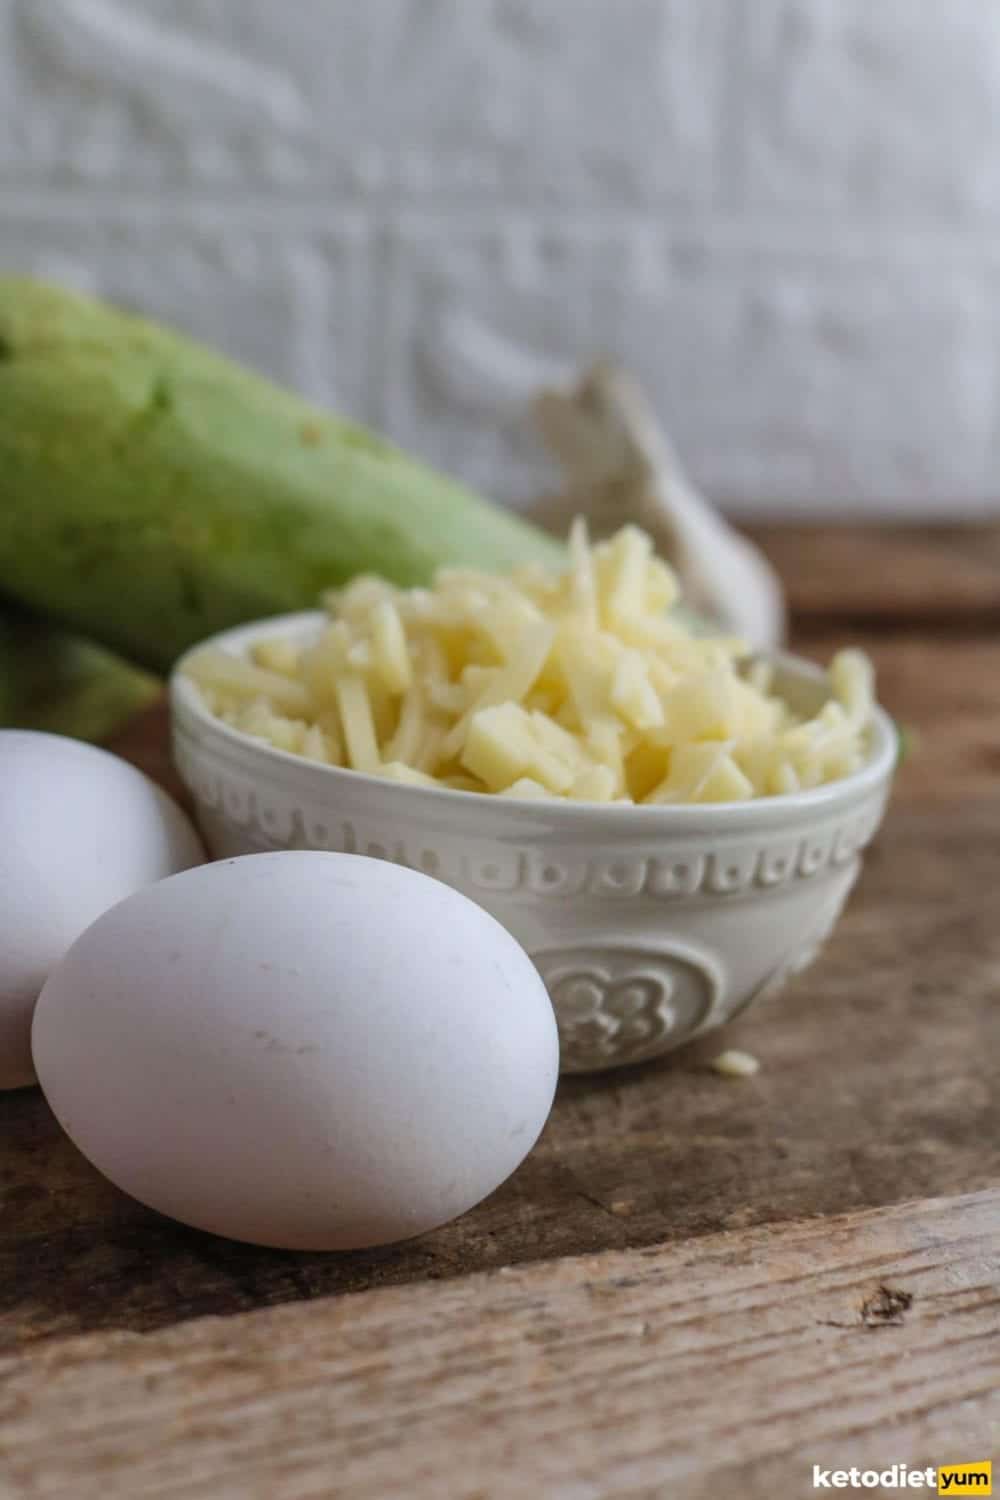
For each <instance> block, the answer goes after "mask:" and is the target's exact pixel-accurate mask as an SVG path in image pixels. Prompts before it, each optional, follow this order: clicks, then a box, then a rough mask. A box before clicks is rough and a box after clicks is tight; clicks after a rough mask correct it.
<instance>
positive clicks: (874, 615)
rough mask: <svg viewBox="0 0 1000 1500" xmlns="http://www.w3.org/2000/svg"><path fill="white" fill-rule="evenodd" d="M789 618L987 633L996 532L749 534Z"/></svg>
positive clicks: (998, 587) (995, 616)
mask: <svg viewBox="0 0 1000 1500" xmlns="http://www.w3.org/2000/svg"><path fill="white" fill-rule="evenodd" d="M748 529H749V531H750V534H751V535H752V536H753V538H754V539H755V540H756V541H757V542H758V543H759V544H760V545H761V546H762V547H763V548H764V550H765V551H766V552H767V554H768V556H769V557H770V558H771V560H772V562H773V563H774V564H775V566H776V567H777V569H778V572H779V573H780V575H781V579H782V582H783V584H784V586H785V591H786V595H787V599H788V606H789V611H790V613H791V615H792V618H793V619H794V620H796V621H797V622H798V623H799V624H800V625H801V624H802V623H803V622H805V621H807V620H814V619H817V618H822V619H825V620H827V621H834V620H835V621H840V622H843V621H854V622H856V623H858V622H863V621H868V622H871V623H877V624H880V625H882V626H883V627H886V626H888V627H890V628H893V629H899V628H900V626H903V625H905V626H909V627H911V628H912V627H917V628H924V629H926V628H928V627H930V628H936V629H942V630H947V631H954V630H956V629H966V630H968V629H969V628H970V627H971V628H978V629H990V628H993V627H995V626H996V625H997V624H1000V526H997V525H996V524H992V525H983V526H941V525H937V526H896V527H891V526H885V527H874V526H843V527H834V526H815V525H814V526H757V527H750V528H748Z"/></svg>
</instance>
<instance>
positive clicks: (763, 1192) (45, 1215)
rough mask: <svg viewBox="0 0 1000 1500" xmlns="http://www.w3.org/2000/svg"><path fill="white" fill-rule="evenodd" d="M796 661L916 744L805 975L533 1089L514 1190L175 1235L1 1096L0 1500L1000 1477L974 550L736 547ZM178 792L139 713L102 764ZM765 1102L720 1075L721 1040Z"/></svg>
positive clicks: (986, 546)
mask: <svg viewBox="0 0 1000 1500" xmlns="http://www.w3.org/2000/svg"><path fill="white" fill-rule="evenodd" d="M762 539H763V540H764V542H765V544H766V545H767V546H768V548H769V550H770V551H771V553H772V555H773V556H774V557H775V558H776V560H777V561H778V563H779V566H780V567H781V568H782V571H783V572H784V574H785V576H786V579H787V581H788V584H789V590H790V597H791V600H792V605H793V609H794V616H795V628H794V635H795V641H796V644H797V646H798V647H799V649H801V650H803V651H805V652H807V653H809V654H814V655H817V656H818V657H820V658H823V657H826V656H828V655H829V653H830V652H831V650H832V649H833V648H834V646H835V645H836V644H841V643H843V642H844V641H847V640H851V641H855V642H858V643H860V644H861V645H863V646H864V647H865V648H866V649H867V650H869V651H870V652H871V653H872V655H873V656H874V658H875V660H876V663H877V666H878V669H879V674H880V680H881V690H882V696H883V699H884V701H885V702H886V703H887V705H888V706H889V708H890V709H891V710H892V711H893V712H894V713H895V714H896V715H897V717H898V718H900V719H901V720H903V721H904V722H905V723H907V724H908V725H909V726H912V728H913V729H915V731H916V733H917V736H918V744H917V747H916V751H915V753H914V754H913V756H912V757H911V759H910V760H909V761H908V762H907V764H906V765H904V767H903V769H902V771H901V774H900V776H899V781H898V790H897V793H896V797H895V801H894V805H893V808H892V810H891V812H890V816H889V818H888V821H887V823H886V825H885V828H884V831H883V832H882V834H881V835H880V836H879V838H878V840H877V842H876V844H875V845H874V847H873V848H872V850H871V851H870V854H869V856H868V859H867V862H866V866H865V872H864V875H863V877H862V880H861V883H860V885H859V887H858V889H857V891H856V893H855V895H854V897H853V898H852V901H851V904H850V907H849V910H848V912H847V914H846V916H845V917H844V919H843V922H842V923H841V925H840V927H839V928H838V930H837V933H836V936H835V938H834V940H833V941H832V942H831V944H830V946H829V948H828V950H827V952H826V953H825V955H824V957H823V958H822V960H821V961H820V963H819V964H818V965H817V966H816V967H815V968H814V969H813V970H811V971H810V972H809V973H808V974H806V975H805V976H803V977H802V978H801V979H799V980H798V981H797V982H796V983H795V984H794V985H793V986H792V987H791V988H789V989H788V990H786V991H785V992H784V994H782V995H781V996H780V997H776V998H774V999H773V1000H771V1001H769V1002H764V1003H763V1004H761V1006H760V1007H759V1008H758V1009H756V1010H754V1011H753V1012H752V1013H751V1014H749V1015H747V1016H745V1017H744V1018H742V1019H741V1020H740V1021H738V1022H737V1023H735V1024H734V1025H733V1026H732V1027H730V1028H729V1030H728V1032H727V1033H725V1034H717V1035H716V1036H714V1037H712V1038H709V1039H707V1040H706V1041H705V1042H703V1043H701V1044H698V1045H696V1046H694V1047H692V1048H690V1049H688V1050H687V1051H685V1052H683V1053H681V1054H680V1055H678V1056H677V1057H676V1058H673V1059H670V1060H667V1061H666V1062H663V1063H660V1064H656V1065H648V1066H646V1067H642V1068H637V1069H633V1070H625V1071H622V1072H619V1073H615V1074H608V1075H605V1076H603V1077H598V1078H594V1079H571V1080H567V1081H566V1082H564V1083H563V1084H562V1085H561V1087H560V1090H559V1096H558V1099H557V1102H556V1106H555V1110H554V1112H553V1116H552V1119H551V1122H550V1124H549V1126H548V1128H547V1130H546V1132H545V1135H544V1137H543V1139H542V1141H541V1142H540V1144H539V1145H538V1147H537V1148H536V1150H535V1151H534V1152H533V1154H532V1156H531V1157H530V1159H529V1160H528V1161H527V1162H526V1163H525V1165H524V1166H523V1167H522V1168H521V1170H520V1171H519V1172H518V1173H517V1174H516V1176H515V1177H514V1178H513V1179H512V1180H511V1181H510V1182H509V1183H507V1184H506V1185H505V1186H504V1187H503V1188H501V1189H500V1191H499V1192H497V1193H495V1194H494V1195H493V1197H492V1198H490V1199H489V1201H488V1202H486V1203H484V1204H482V1205H481V1206H480V1207H479V1208H477V1209H475V1210H474V1211H473V1212H472V1213H470V1214H468V1215H466V1216H465V1217H464V1218H463V1219H461V1220H459V1221H457V1222H456V1223H453V1224H450V1225H448V1226H447V1227H445V1228H444V1229H441V1230H438V1231H436V1232H435V1233H433V1234H429V1235H425V1236H424V1237H423V1238H421V1239H420V1240H417V1241H415V1242H413V1243H411V1244H407V1245H402V1246H397V1247H393V1248H389V1249H384V1250H380V1251H375V1252H372V1253H367V1254H342V1255H326V1256H324V1255H308V1254H283V1253H276V1252H269V1251H262V1250H255V1249H252V1248H249V1247H246V1246H240V1245H235V1244H229V1243H227V1242H225V1241H222V1240H217V1239H213V1238H211V1237H210V1236H207V1235H204V1234H199V1233H196V1232H194V1231H190V1230H187V1229H184V1228H182V1227H180V1226H178V1225H175V1224H172V1223H170V1222H169V1221H167V1220H165V1219H162V1218H159V1217H158V1216H157V1215H155V1214H153V1213H151V1212H149V1211H148V1210H146V1209H143V1208H141V1207H139V1206H138V1205H137V1204H135V1203H132V1202H130V1201H129V1200H128V1199H126V1198H125V1197H123V1196H122V1195H121V1194H120V1193H118V1192H117V1191H116V1190H115V1189H114V1188H112V1187H111V1186H110V1185H108V1184H107V1183H105V1182H104V1181H102V1180H101V1179H100V1178H99V1177H98V1176H97V1174H96V1173H95V1172H93V1171H92V1170H91V1169H90V1168H89V1167H88V1166H87V1164H86V1163H85V1162H84V1161H83V1160H82V1159H81V1157H80V1156H79V1155H78V1154H77V1152H76V1151H75V1150H74V1148H73V1147H72V1146H71V1145H70V1144H69V1142H68V1141H67V1140H66V1139H65V1138H63V1137H62V1136H61V1135H60V1133H59V1131H58V1129H57V1128H56V1126H55V1124H54V1122H53V1120H52V1118H51V1116H50V1114H49V1112H48V1110H47V1108H46V1106H45V1104H44V1102H43V1101H42V1099H41V1097H40V1096H39V1095H38V1093H37V1092H33V1091H22V1092H20V1093H16V1094H8V1095H0V1116H2V1135H0V1191H2V1204H3V1211H2V1215H0V1497H3V1500H6V1497H21V1496H25V1497H28V1496H31V1497H51V1496H72V1497H73V1500H90V1497H91V1496H93V1497H95V1500H96V1497H98V1496H100V1497H102V1500H118V1497H120V1500H136V1497H138V1496H142V1497H146V1496H157V1497H159V1496H163V1497H167V1496H169V1497H178V1500H180V1497H184V1500H193V1497H198V1500H202V1497H204V1500H228V1497H233V1500H237V1497H238V1500H246V1497H260V1500H306V1497H316V1500H319V1497H326V1496H340V1495H343V1496H351V1497H352V1500H353V1497H361V1496H382V1495H386V1496H388V1495H406V1496H408V1497H413V1500H423V1497H427V1500H430V1497H434V1500H438V1497H442V1496H462V1497H467V1500H472V1497H474V1496H490V1497H493V1496H525V1497H531V1500H550V1497H551V1500H559V1497H564V1496H565V1497H566V1500H570V1497H572V1500H590V1497H598V1496H615V1497H619V1496H622V1497H624V1496H650V1497H652V1496H657V1497H659V1496H667V1495H670V1496H677V1495H680V1496H691V1497H700V1496H706V1497H707V1496H709V1495H711V1496H717V1495H724V1494H728V1493H732V1494H739V1495H741V1496H760V1497H764V1496H771V1495H773V1494H776V1493H778V1494H787V1495H800V1494H806V1493H812V1488H811V1477H812V1466H813V1464H819V1465H821V1466H822V1467H824V1468H841V1467H842V1468H849V1467H850V1466H851V1465H852V1464H853V1465H857V1466H860V1467H862V1468H866V1467H868V1468H871V1467H874V1468H878V1469H882V1468H885V1467H886V1466H887V1465H889V1464H892V1463H904V1462H905V1463H907V1464H909V1465H910V1466H911V1467H916V1466H920V1465H924V1466H926V1465H927V1464H938V1463H946V1462H950V1461H955V1460H958V1461H963V1460H966V1459H969V1460H976V1459H982V1458H987V1457H989V1458H993V1459H995V1460H1000V1394H998V1392H1000V1087H998V1081H997V1071H998V1056H1000V1004H998V993H1000V921H998V918H1000V796H998V772H1000V633H998V627H1000V530H998V529H982V530H981V531H979V532H969V531H966V530H963V531H944V532H940V533H938V534H936V535H935V534H931V533H926V532H917V531H904V532H896V533H863V532H860V531H858V530H856V529H851V530H845V531H843V532H839V533H836V534H831V533H829V532H811V531H808V530H806V529H802V528H797V529H796V530H794V531H788V530H785V531H772V532H766V533H762ZM118 748H120V749H121V750H122V751H123V753H126V754H129V755H130V756H131V757H132V758H133V759H135V760H136V761H137V762H138V763H140V764H142V765H144V766H146V767H148V768H151V769H153V770H154V772H155V771H158V770H159V771H160V772H161V773H162V774H163V775H164V776H167V775H168V774H169V773H168V771H167V770H166V767H165V761H164V748H163V725H162V720H159V719H157V718H156V717H155V716H154V718H152V719H147V720H145V721H144V722H142V723H140V724H137V725H136V726H135V727H134V729H133V730H131V731H130V732H129V734H127V735H126V736H125V737H124V738H123V740H122V742H121V744H120V745H119V746H118ZM724 1045H729V1046H739V1047H743V1048H746V1049H748V1050H750V1051H752V1052H753V1053H754V1054H755V1055H756V1056H757V1057H758V1058H759V1060H760V1063H761V1071H760V1073H759V1074H758V1075H757V1076H756V1077H755V1078H752V1079H746V1080H739V1081H737V1080H734V1079H730V1078H724V1077H721V1076H719V1075H718V1074H716V1073H715V1072H713V1071H712V1070H711V1069H710V1068H708V1067H707V1063H708V1061H709V1060H710V1059H711V1057H712V1056H713V1055H715V1054H716V1053H717V1052H718V1051H719V1050H720V1048H721V1047H722V1046H724Z"/></svg>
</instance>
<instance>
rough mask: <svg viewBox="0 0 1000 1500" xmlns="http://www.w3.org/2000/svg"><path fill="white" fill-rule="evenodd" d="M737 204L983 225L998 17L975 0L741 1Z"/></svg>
mask: <svg viewBox="0 0 1000 1500" xmlns="http://www.w3.org/2000/svg"><path fill="white" fill-rule="evenodd" d="M742 15H743V25H744V27H745V32H746V36H745V48H746V51H745V54H744V59H745V63H744V66H743V67H742V68H741V69H740V77H739V85H740V87H741V89H742V91H743V99H744V105H743V109H744V119H743V126H744V131H745V142H744V150H745V162H746V167H745V170H746V177H745V182H744V187H745V193H746V198H747V201H748V202H750V203H752V204H754V205H755V206H756V207H758V208H760V207H766V206H767V205H768V204H780V205H782V206H784V207H785V208H787V209H788V210H789V211H790V212H791V211H795V210H798V212H799V213H800V214H807V213H809V212H810V211H811V210H815V208H817V207H822V208H824V209H826V210H828V211H835V212H837V213H838V214H847V215H848V216H850V217H852V218H853V219H855V220H857V219H859V218H861V219H864V218H872V219H878V220H879V221H880V222H889V223H892V222H896V223H897V224H898V225H899V229H900V232H901V233H905V232H906V228H907V227H908V226H910V227H913V226H915V227H919V225H920V224H927V223H933V222H935V221H936V222H938V223H939V224H941V225H946V226H948V227H953V226H954V224H955V223H956V222H960V221H964V222H968V223H969V224H972V225H975V224H976V223H980V224H981V223H983V221H984V219H988V220H990V221H993V220H995V218H996V214H997V207H998V204H1000V155H998V153H997V150H996V122H997V105H998V100H1000V26H998V24H997V13H996V9H995V7H994V6H993V5H991V4H989V3H984V0H948V3H947V4H943V5H942V4H920V3H917V4H915V3H914V0H877V3H873V0H754V4H753V7H752V12H751V7H749V6H747V7H745V8H744V9H743V10H742Z"/></svg>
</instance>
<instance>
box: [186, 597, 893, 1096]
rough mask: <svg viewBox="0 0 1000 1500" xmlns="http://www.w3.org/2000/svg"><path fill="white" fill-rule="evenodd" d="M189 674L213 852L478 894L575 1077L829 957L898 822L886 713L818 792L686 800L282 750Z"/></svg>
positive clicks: (639, 1054)
mask: <svg viewBox="0 0 1000 1500" xmlns="http://www.w3.org/2000/svg"><path fill="white" fill-rule="evenodd" d="M322 618H324V617H323V616H321V615H320V614H318V613H306V614H295V615H285V616H282V617H280V618H278V619H271V620H264V621H259V622H257V623H255V624H253V625H247V626H242V627H240V628H239V629H236V630H229V631H225V632H224V633H223V634H221V635H217V636H215V637H213V640H212V644H213V645H215V646H218V647H220V648H221V649H223V650H225V651H230V652H234V653H236V654H245V653H246V652H247V651H248V649H249V648H250V647H251V646H252V645H253V644H254V643H255V642H256V641H258V640H260V639H262V638H264V637H274V636H276V635H277V636H286V637H288V638H289V639H301V638H306V637H309V636H311V635H312V634H313V633H314V632H315V630H316V628H317V625H318V624H319V622H320V621H321V619H322ZM777 669H778V670H777V677H776V682H777V686H778V689H779V691H781V692H782V694H783V695H784V696H785V697H786V698H787V700H788V701H789V702H790V703H791V704H792V706H793V707H795V708H796V709H798V710H799V711H802V712H813V711H815V709H816V708H817V707H818V706H819V704H820V703H821V702H822V700H823V697H824V695H825V686H824V681H825V680H824V677H823V674H822V673H821V672H820V671H819V670H818V669H817V668H816V667H813V666H811V665H810V664H809V663H807V662H804V661H801V660H799V659H797V658H795V657H785V656H783V657H779V658H777ZM183 671H184V661H183V660H182V661H181V662H180V663H179V664H178V666H177V668H176V670H175V672H174V674H173V677H172V679H171V684H170V698H171V709H172V719H173V744H174V756H175V759H176V763H177V769H178V770H179V772H180V774H181V776H182V778H183V779H184V781H185V782H186V784H187V786H188V787H189V788H190V790H191V793H192V795H193V797H194V800H195V808H196V813H197V818H198V822H199V824H200V826H201V829H202V832H203V834H204V836H205V840H206V842H207V844H208V847H209V849H210V851H211V852H212V854H213V855H215V856H216V857H217V858H225V857H228V856H231V855H236V854H248V853H251V852H253V851H255V850H259V849H333V850H343V851H348V852H355V853H358V854H367V855H372V856H374V857H375V858H377V859H388V860H394V861H396V862H397V863H399V864H405V865H409V866H411V867H412V868H413V869H416V870H424V871H426V872H427V873H428V874H429V875H433V876H436V877H437V878H438V879H440V880H443V881H445V882H447V884H448V885H452V886H454V887H455V888H456V889H457V890H460V891H464V892H465V894H466V895H467V896H470V897H471V898H472V899H473V900H474V901H478V902H479V904H480V905H481V906H484V907H485V908H486V909H487V911H490V912H492V913H493V915H494V916H495V917H496V918H497V919H498V920H499V921H500V922H502V923H503V925H504V926H505V927H507V928H508V929H509V931H510V932H512V933H513V934H514V936H515V937H516V938H518V939H519V941H520V942H521V943H522V944H523V945H524V947H525V948H526V949H527V951H528V952H529V953H530V955H531V957H532V958H533V960H534V962H535V964H536V965H537V967H538V969H539V971H540V972H541V975H542V977H543V979H544V980H545V983H546V985H547V986H548V990H549V994H550V995H551V997H552V1002H553V1005H554V1006H555V1010H556V1015H557V1017H558V1021H559V1032H560V1041H561V1046H562V1069H563V1071H564V1072H567V1073H583V1072H590V1071H594V1070H597V1069H601V1068H610V1067H616V1066H618V1065H619V1064H622V1063H631V1062H639V1061H644V1060H646V1059H647V1058H651V1057H657V1056H659V1055H660V1053H663V1052H668V1051H670V1050H671V1049H672V1048H674V1047H677V1046H679V1045H680V1044H681V1043H682V1042H687V1041H690V1040H691V1038H692V1037H695V1036H699V1035H701V1034H702V1033H703V1032H706V1031H710V1030H711V1029H712V1028H713V1027H716V1026H721V1025H722V1024H723V1023H724V1022H726V1021H729V1020H731V1019H732V1017H733V1016H734V1015H736V1013H737V1012H738V1011H741V1010H742V1009H743V1008H744V1007H745V1006H747V1005H749V1004H750V1002H751V1001H752V1000H754V999H756V998H757V997H758V996H760V995H761V994H763V993H764V991H771V990H773V989H775V988H776V986H778V985H779V984H780V983H781V982H782V981H783V980H784V979H786V978H787V977H788V976H789V975H790V974H792V973H796V972H798V971H799V970H800V969H803V968H804V967H805V966H806V965H807V964H809V963H811V962H812V960H813V958H815V956H816V954H817V952H818V951H819V948H820V946H821V944H822V943H823V942H824V940H825V939H826V938H827V937H828V936H829V934H830V932H831V930H832V928H833V926H834V924H835V922H836V920H837V918H838V916H839V915H840V912H841V909H842V907H843V905H844V902H845V900H846V898H847V894H848V892H849V891H850V889H851V886H852V885H853V884H854V881H855V879H856V877H857V874H858V870H859V868H860V862H861V861H860V854H861V850H862V849H863V848H864V846H865V845H866V844H867V843H868V841H869V840H870V839H871V837H872V835H873V834H874V833H875V831H876V829H877V828H878V826H879V823H880V822H881V820H882V814H883V812H884V810H885V804H886V800H887V798H888V794H889V786H890V782H891V779H892V773H893V769H894V766H895V760H896V749H897V743H896V733H895V729H894V728H893V725H892V722H891V720H890V719H889V718H888V717H887V716H886V714H884V713H883V712H882V711H881V709H879V710H877V711H876V713H875V716H874V719H873V722H872V726H871V730H870V753H869V758H868V760H867V762H866V764H865V765H864V767H863V768H862V769H861V770H860V771H857V772H855V773H854V774H853V775H851V776H849V777H846V778H844V780H842V781H837V782H833V783H831V784H829V785H828V786H823V787H819V788H817V789H816V790H814V791H808V792H800V793H797V794H795V795H793V796H787V797H770V798H762V799H760V800H757V801H753V802H741V803H730V804H715V805H703V806H702V805H699V806H682V807H666V806H664V807H634V806H631V805H617V806H613V805H604V806H601V805H598V804H582V805H581V804H579V803H572V802H561V801H552V802H535V801H518V800H514V799H509V798H506V797H505V798H497V797H490V796H487V795H481V794H478V793H473V792H460V791H452V790H449V789H447V788H444V789H441V790H437V789H435V788H424V787H408V786H401V785H399V784H397V783H393V782H390V781H384V780H380V779H379V778H378V777H373V776H366V775H362V774H361V773H359V772H357V771H348V770H341V769H339V768H336V767H333V766H324V765H319V764H317V763H314V762H311V761H307V760H304V759H302V758H301V757H298V756H294V755H289V754H286V753H285V752H284V751H281V750H275V749H272V748H271V747H270V746H269V745H265V744H264V743H262V742H261V741H258V740H254V739H252V738H250V736H248V735H245V734H242V733H240V732H239V731H237V730H234V729H231V728H229V727H228V725H225V724H223V723H221V722H220V721H219V720H217V719H215V718H213V716H212V715H211V714H210V713H209V712H208V711H207V710H206V708H205V707H204V706H203V704H202V703H201V700H200V697H199V694H198V691H197V689H196V688H195V687H194V686H193V684H192V683H191V682H189V681H188V680H187V679H186V678H185V677H184V675H183ZM428 941H433V934H428ZM473 999H474V997H472V996H470V1002H471V1001H472V1000H473Z"/></svg>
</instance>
